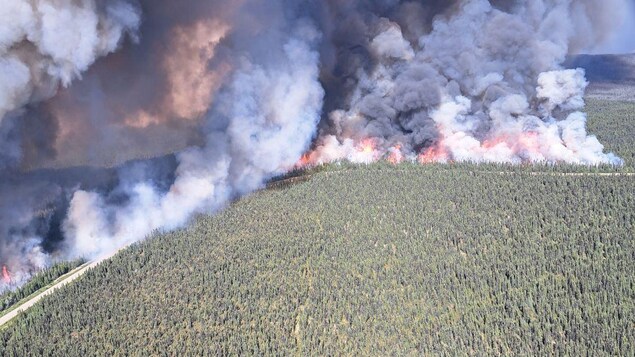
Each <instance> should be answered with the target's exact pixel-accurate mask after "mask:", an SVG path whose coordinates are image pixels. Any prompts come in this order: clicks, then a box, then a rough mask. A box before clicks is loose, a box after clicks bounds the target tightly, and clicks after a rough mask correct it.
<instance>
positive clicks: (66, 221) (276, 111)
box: [0, 0, 628, 290]
mask: <svg viewBox="0 0 635 357" xmlns="http://www.w3.org/2000/svg"><path fill="white" fill-rule="evenodd" d="M6 1H8V2H7V3H6V4H3V6H2V7H0V19H1V20H2V21H0V249H1V250H0V265H3V266H6V267H7V269H6V271H7V272H8V273H7V274H5V275H9V274H10V277H9V278H8V279H7V278H5V279H3V280H2V281H0V290H2V289H6V288H8V287H12V286H16V285H18V284H20V283H21V282H23V281H24V280H25V279H27V278H28V276H29V275H30V274H32V273H33V272H34V271H36V270H37V269H40V268H42V267H45V266H47V265H49V264H51V262H54V261H56V260H60V259H69V258H73V257H78V256H82V257H86V258H90V259H96V258H99V257H100V256H101V255H103V254H106V253H108V252H111V251H113V250H116V249H118V248H120V247H123V246H125V245H127V244H129V243H132V242H136V241H138V240H140V239H143V238H144V237H146V236H148V235H149V234H151V233H152V232H153V231H155V230H171V229H175V228H178V227H181V226H183V225H184V224H186V223H187V222H188V220H189V219H190V218H191V217H192V216H193V215H196V214H201V213H210V212H214V211H216V210H218V209H221V208H222V207H223V206H224V205H225V204H227V202H229V201H230V200H232V199H234V198H236V197H239V196H241V195H244V194H246V193H248V192H251V191H253V190H255V189H258V188H259V187H261V186H262V185H263V183H264V182H265V181H266V180H267V179H269V178H271V177H273V176H275V175H278V174H281V173H284V172H285V171H287V170H289V169H290V168H293V167H296V166H297V165H299V164H315V163H321V162H330V161H335V160H350V161H354V162H372V161H376V160H381V159H387V160H390V161H392V162H400V161H403V160H411V161H415V160H416V161H420V162H422V163H426V162H435V161H436V162H448V161H473V162H508V163H523V162H552V163H557V162H567V163H577V164H585V165H595V164H602V163H611V164H620V163H621V160H620V159H619V158H617V157H616V156H614V155H613V154H610V153H605V152H604V150H603V147H602V145H601V144H600V143H599V142H598V140H597V139H596V138H595V137H593V136H590V135H588V134H587V132H586V125H585V122H586V117H585V114H584V113H583V111H582V110H583V107H584V100H583V96H584V90H585V88H586V86H587V81H586V79H585V76H584V72H583V71H582V70H565V69H563V67H562V66H561V64H562V63H563V62H564V60H565V58H566V56H567V55H570V54H572V53H576V52H578V51H581V50H582V49H585V48H591V47H592V46H593V45H594V44H597V43H601V42H602V41H604V40H606V39H607V38H608V36H610V35H611V25H612V21H611V19H612V18H613V16H615V15H616V14H619V13H620V12H622V11H624V9H625V8H626V6H628V3H627V0H610V1H599V0H597V1H596V0H589V1H585V2H579V1H572V0H537V1H520V0H518V1H504V0H498V1H494V0H492V1H487V0H454V1H441V0H429V1H426V0H420V1H413V0H410V1H398V0H381V1H380V0H375V1H373V0H324V1H298V0H268V1H264V0H239V1H231V2H227V1H220V0H219V1H216V0H211V1H197V0H184V1H180V2H178V3H176V2H173V1H169V0H154V1H150V0H139V1H135V0H129V1H128V0H110V1H104V0H6ZM6 1H5V2H6Z"/></svg>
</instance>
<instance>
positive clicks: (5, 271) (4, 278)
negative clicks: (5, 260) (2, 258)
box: [2, 265, 11, 284]
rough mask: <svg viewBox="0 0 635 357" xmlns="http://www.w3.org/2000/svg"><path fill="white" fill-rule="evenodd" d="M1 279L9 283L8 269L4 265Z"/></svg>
mask: <svg viewBox="0 0 635 357" xmlns="http://www.w3.org/2000/svg"><path fill="white" fill-rule="evenodd" d="M2 281H4V283H5V284H10V283H11V274H9V269H7V266H6V265H3V266H2Z"/></svg>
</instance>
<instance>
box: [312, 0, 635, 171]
mask: <svg viewBox="0 0 635 357" xmlns="http://www.w3.org/2000/svg"><path fill="white" fill-rule="evenodd" d="M601 5H602V6H605V5H607V4H606V3H605V2H603V3H602V4H601ZM609 5H610V6H609ZM619 5H622V6H623V5H624V4H623V3H621V2H610V4H608V5H607V7H606V9H614V10H618V9H619ZM598 6H600V3H597V4H596V3H593V2H585V3H584V4H580V3H579V2H572V1H532V2H528V3H526V4H525V3H523V2H508V3H503V2H501V3H500V4H495V5H492V4H490V3H489V2H488V1H485V0H473V1H463V2H459V3H456V4H454V5H453V11H452V12H451V14H447V15H445V16H439V17H436V18H435V20H434V21H433V22H432V25H431V31H430V32H429V33H426V34H424V35H422V36H421V37H419V38H418V40H417V41H415V42H413V41H408V38H409V37H411V36H409V35H407V34H405V33H404V31H403V30H402V29H403V28H404V26H402V24H401V23H400V22H399V21H398V20H388V19H384V21H378V22H377V24H376V25H375V26H374V31H370V33H371V34H372V35H370V36H369V38H370V39H369V41H368V51H369V52H370V53H372V54H373V55H374V59H375V63H376V65H375V66H373V68H371V69H370V70H360V71H357V72H356V74H355V80H354V81H355V83H356V85H355V86H354V87H353V89H352V90H351V92H350V99H349V101H348V104H349V105H348V106H347V107H346V106H345V108H344V109H340V110H335V111H332V112H331V113H330V114H329V118H328V120H329V125H327V126H326V127H325V128H323V129H322V131H321V135H320V138H319V139H318V141H317V143H316V146H315V150H314V151H313V152H311V153H310V154H309V155H308V156H307V157H306V158H305V160H306V161H308V162H314V163H316V162H328V161H333V160H341V159H347V160H352V161H359V162H368V161H373V160H376V159H377V158H382V157H387V156H391V155H394V154H393V153H394V152H395V151H399V157H404V158H411V159H418V160H420V161H422V162H430V161H441V162H446V161H450V160H456V161H474V162H492V161H494V162H509V163H520V162H524V161H547V162H569V163H577V164H591V165H595V164H601V163H612V164H619V163H620V162H621V161H620V159H619V158H617V157H615V156H614V155H612V154H605V153H603V147H602V145H601V144H600V143H599V142H598V141H597V139H595V138H594V137H592V136H588V135H587V134H586V132H585V130H584V127H585V117H584V114H582V113H581V112H579V110H581V109H582V108H583V106H584V101H583V95H584V90H585V88H586V86H587V82H586V80H585V79H584V73H583V72H581V71H579V70H578V71H575V70H574V71H571V70H569V71H567V70H562V69H561V65H560V64H561V63H562V62H563V61H564V60H565V58H566V56H567V54H569V53H571V52H575V51H577V50H578V49H580V48H584V47H585V46H588V44H589V42H587V41H590V42H593V41H595V40H600V39H603V38H604V36H605V32H606V31H605V28H606V26H607V21H608V17H607V16H608V15H610V13H608V14H607V12H606V11H604V12H603V11H600V10H599V9H598ZM598 14H600V15H599V16H598ZM596 19H597V21H594V20H596ZM422 22H423V21H422ZM572 133H575V135H573V134H572ZM368 138H374V141H373V147H372V149H371V150H365V149H364V148H363V146H364V144H363V143H364V140H367V139H368ZM397 148H398V149H397ZM360 153H361V154H360Z"/></svg>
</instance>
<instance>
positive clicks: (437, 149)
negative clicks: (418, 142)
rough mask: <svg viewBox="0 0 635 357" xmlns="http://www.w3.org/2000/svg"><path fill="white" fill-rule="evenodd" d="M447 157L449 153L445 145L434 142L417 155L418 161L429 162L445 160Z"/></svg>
mask: <svg viewBox="0 0 635 357" xmlns="http://www.w3.org/2000/svg"><path fill="white" fill-rule="evenodd" d="M448 158H449V154H448V151H447V150H446V149H445V147H444V146H443V145H442V144H436V145H434V146H431V147H429V148H428V149H426V150H425V151H424V152H422V153H421V154H420V155H419V163H421V164H430V163H433V162H446V161H448Z"/></svg>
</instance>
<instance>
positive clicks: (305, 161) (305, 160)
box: [295, 152, 313, 168]
mask: <svg viewBox="0 0 635 357" xmlns="http://www.w3.org/2000/svg"><path fill="white" fill-rule="evenodd" d="M312 164H313V160H311V153H309V152H308V153H306V154H304V155H302V157H301V158H300V160H299V161H298V162H297V163H296V164H295V167H296V168H303V167H308V166H311V165H312Z"/></svg>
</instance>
